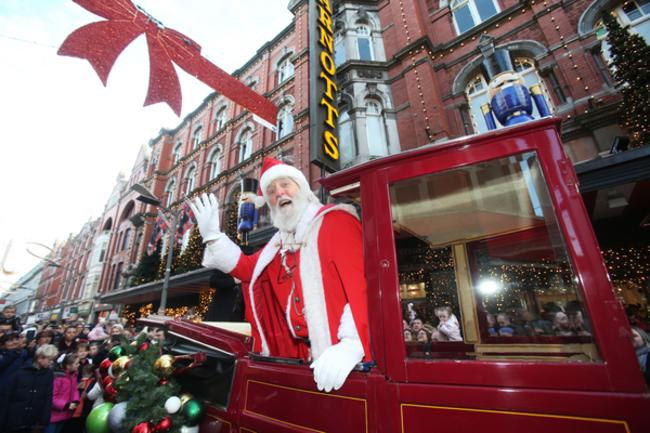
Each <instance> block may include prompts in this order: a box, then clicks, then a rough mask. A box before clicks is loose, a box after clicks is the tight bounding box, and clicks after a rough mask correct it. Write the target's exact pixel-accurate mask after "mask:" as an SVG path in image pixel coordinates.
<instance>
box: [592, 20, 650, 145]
mask: <svg viewBox="0 0 650 433" xmlns="http://www.w3.org/2000/svg"><path fill="white" fill-rule="evenodd" d="M602 15H603V22H604V23H605V26H606V27H607V32H608V34H607V42H608V43H609V44H610V49H609V51H610V53H611V56H612V66H614V67H615V71H614V77H615V78H616V80H617V81H618V84H619V87H620V88H621V94H622V95H623V103H622V105H621V110H622V112H623V119H624V120H623V124H622V125H621V127H622V128H623V129H624V130H627V131H628V135H629V136H630V146H631V147H638V146H645V145H646V144H648V143H650V130H648V127H649V126H650V104H648V101H649V100H650V73H649V72H648V65H649V62H650V48H649V47H648V44H647V43H646V41H645V40H644V39H643V38H642V37H641V36H639V35H637V34H633V33H630V29H629V26H625V27H621V24H620V23H619V22H618V20H617V19H616V16H615V15H614V14H611V13H608V12H605V11H603V12H602Z"/></svg>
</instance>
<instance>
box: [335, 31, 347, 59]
mask: <svg viewBox="0 0 650 433" xmlns="http://www.w3.org/2000/svg"><path fill="white" fill-rule="evenodd" d="M344 41H345V38H344V37H343V32H342V31H340V32H338V33H336V34H335V35H334V66H336V67H337V68H338V67H339V66H341V65H342V64H343V63H345V61H346V60H347V55H346V52H345V43H344ZM339 50H341V51H339ZM341 53H342V54H341ZM339 55H342V56H343V58H342V59H341V58H340V57H339ZM339 60H340V61H339Z"/></svg>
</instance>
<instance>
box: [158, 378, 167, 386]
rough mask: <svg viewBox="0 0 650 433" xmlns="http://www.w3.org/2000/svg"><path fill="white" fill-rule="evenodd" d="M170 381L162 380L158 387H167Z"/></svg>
mask: <svg viewBox="0 0 650 433" xmlns="http://www.w3.org/2000/svg"><path fill="white" fill-rule="evenodd" d="M167 382H168V380H167V379H160V382H158V386H165V385H167Z"/></svg>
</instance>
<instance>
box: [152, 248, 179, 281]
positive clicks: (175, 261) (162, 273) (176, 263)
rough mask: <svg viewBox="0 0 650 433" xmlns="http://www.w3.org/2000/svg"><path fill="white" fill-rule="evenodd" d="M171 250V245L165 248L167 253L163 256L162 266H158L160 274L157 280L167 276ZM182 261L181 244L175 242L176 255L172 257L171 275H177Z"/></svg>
mask: <svg viewBox="0 0 650 433" xmlns="http://www.w3.org/2000/svg"><path fill="white" fill-rule="evenodd" d="M168 252H169V245H168V246H167V248H166V249H165V255H164V256H163V257H164V259H163V258H162V257H161V259H160V266H158V274H157V275H156V279H157V280H162V279H163V278H165V269H167V254H168ZM180 261H181V246H180V245H177V244H175V245H174V256H173V257H172V268H171V272H170V273H169V275H170V276H172V275H176V273H177V269H178V267H179V265H180Z"/></svg>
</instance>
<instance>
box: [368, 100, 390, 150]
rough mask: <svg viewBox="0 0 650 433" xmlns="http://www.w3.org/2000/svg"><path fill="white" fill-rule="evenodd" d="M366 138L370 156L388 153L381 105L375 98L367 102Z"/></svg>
mask: <svg viewBox="0 0 650 433" xmlns="http://www.w3.org/2000/svg"><path fill="white" fill-rule="evenodd" d="M365 105H366V138H367V140H368V151H369V152H370V156H383V155H386V154H387V152H386V144H385V141H384V128H383V119H382V117H381V105H379V103H378V102H376V101H374V100H367V101H366V103H365Z"/></svg>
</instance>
